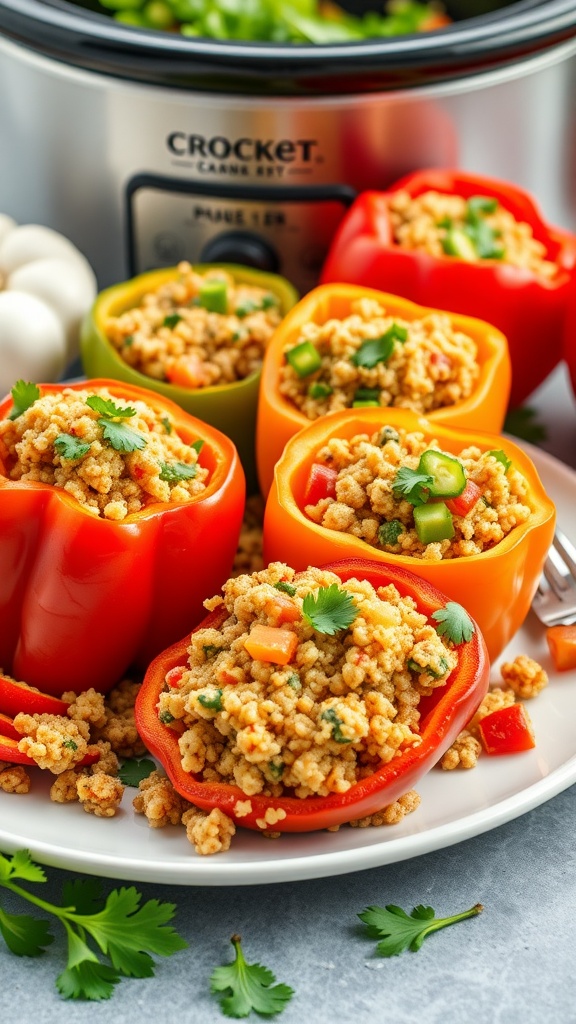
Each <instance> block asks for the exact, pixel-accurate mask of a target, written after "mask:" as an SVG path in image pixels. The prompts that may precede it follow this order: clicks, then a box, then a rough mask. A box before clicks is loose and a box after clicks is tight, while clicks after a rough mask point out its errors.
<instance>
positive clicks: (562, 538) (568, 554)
mask: <svg viewBox="0 0 576 1024" xmlns="http://www.w3.org/2000/svg"><path fill="white" fill-rule="evenodd" d="M554 549H555V550H556V551H557V552H558V554H559V555H560V558H561V559H562V560H563V562H564V563H565V564H566V565H567V566H568V568H569V570H570V573H571V576H572V580H573V581H576V547H575V546H574V544H573V543H572V541H570V540H568V537H567V536H566V534H565V533H564V531H563V530H560V529H559V528H558V527H556V533H555V534H554Z"/></svg>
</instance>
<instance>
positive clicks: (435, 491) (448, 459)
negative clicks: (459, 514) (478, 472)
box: [418, 448, 466, 498]
mask: <svg viewBox="0 0 576 1024" xmlns="http://www.w3.org/2000/svg"><path fill="white" fill-rule="evenodd" d="M418 470H419V472H420V473H426V474H427V475H428V476H430V477H431V478H432V482H431V483H430V484H429V485H427V486H428V491H429V493H430V495H431V496H432V497H433V498H457V497H458V495H459V494H462V491H463V490H464V488H465V487H466V473H465V472H464V466H463V465H462V463H461V462H460V460H459V459H455V458H453V456H452V455H446V453H445V452H437V451H435V450H434V449H433V448H429V449H428V451H426V452H423V453H422V455H421V456H420V462H419V463H418Z"/></svg>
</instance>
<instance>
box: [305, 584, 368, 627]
mask: <svg viewBox="0 0 576 1024" xmlns="http://www.w3.org/2000/svg"><path fill="white" fill-rule="evenodd" d="M302 613H303V615H304V618H305V619H306V622H307V623H308V624H309V625H310V626H312V628H313V629H315V630H316V632H317V633H326V634H327V635H328V636H333V635H334V633H339V632H340V630H341V629H348V626H351V625H352V623H353V622H354V619H355V618H356V616H357V615H358V608H357V607H356V605H355V604H354V598H353V597H352V594H350V593H349V592H348V591H347V590H342V589H341V588H340V587H339V586H338V584H337V583H331V584H330V586H329V587H320V589H319V590H318V591H317V592H316V594H306V597H305V598H304V600H303V602H302Z"/></svg>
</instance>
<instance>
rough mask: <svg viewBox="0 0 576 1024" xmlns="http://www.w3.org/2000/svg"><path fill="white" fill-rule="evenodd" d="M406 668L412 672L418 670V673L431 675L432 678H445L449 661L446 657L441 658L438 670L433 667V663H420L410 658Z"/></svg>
mask: <svg viewBox="0 0 576 1024" xmlns="http://www.w3.org/2000/svg"><path fill="white" fill-rule="evenodd" d="M406 668H407V669H408V670H409V671H410V672H416V673H417V675H426V676H430V677H431V679H443V678H444V676H445V675H446V673H447V671H448V662H447V660H446V658H440V659H439V662H438V670H436V669H435V668H432V666H431V665H419V664H418V662H417V661H414V659H413V658H409V659H408V661H407V662H406Z"/></svg>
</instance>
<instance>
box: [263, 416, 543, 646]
mask: <svg viewBox="0 0 576 1024" xmlns="http://www.w3.org/2000/svg"><path fill="white" fill-rule="evenodd" d="M554 522H555V509H554V505H553V504H552V502H551V501H550V499H549V498H548V497H547V495H546V493H545V491H544V488H543V486H542V484H541V482H540V479H539V477H538V473H537V471H536V469H535V467H534V465H533V463H532V462H531V460H530V459H529V458H528V456H527V455H526V454H525V453H524V452H523V451H522V449H521V448H519V447H518V446H517V445H516V444H514V443H513V442H512V441H510V440H508V438H505V437H500V436H498V435H493V434H485V433H479V432H477V431H464V430H460V429H455V428H453V427H449V426H445V425H444V424H439V423H431V422H429V421H427V420H426V419H424V418H422V417H418V416H416V415H415V414H414V413H413V412H410V411H408V410H403V409H386V410H384V409H356V410H347V411H344V412H341V413H334V414H333V415H332V416H330V417H326V418H324V419H322V420H319V421H317V422H316V423H313V424H311V425H310V426H308V427H307V428H306V429H305V430H302V431H301V432H300V433H299V434H298V435H297V436H296V437H294V438H292V440H291V441H290V442H289V443H288V444H287V446H286V449H285V451H284V454H283V456H282V458H281V459H280V461H279V463H278V465H277V467H276V472H275V477H274V485H273V487H272V490H271V492H270V495H269V498H268V502H267V505H266V513H265V520H264V555H265V558H266V560H269V561H275V560H281V561H286V562H288V563H289V564H291V565H293V566H294V567H295V568H303V567H305V566H307V565H308V564H311V563H313V564H322V563H323V562H327V561H330V560H333V559H336V558H352V557H369V558H371V559H373V560H375V561H377V562H379V563H380V564H385V565H390V566H398V567H403V568H406V569H410V570H412V571H413V572H416V573H417V574H418V575H419V576H420V577H422V578H423V579H426V580H428V581H429V582H430V583H432V584H433V585H434V586H436V587H438V589H439V590H441V591H443V592H444V593H445V594H447V595H448V596H449V597H450V598H451V599H453V600H454V601H457V602H459V603H460V604H462V605H463V606H464V607H465V608H466V609H467V611H468V612H469V613H470V615H472V617H473V618H474V619H475V620H476V621H477V622H478V624H479V626H480V628H481V630H482V633H483V635H484V638H485V640H486V644H487V647H488V651H489V654H490V657H491V658H496V657H497V656H498V655H499V654H500V653H501V651H502V650H503V649H504V647H505V646H506V644H507V643H508V641H509V640H510V639H511V638H512V636H513V635H514V633H515V632H516V631H517V629H518V628H519V627H520V625H521V624H522V622H523V620H524V618H525V617H526V615H527V613H528V610H529V608H530V603H531V601H532V598H533V596H534V593H535V590H536V587H537V585H538V581H539V578H540V575H541V572H542V567H543V563H544V560H545V557H546V554H547V551H548V548H549V546H550V543H551V541H552V537H553V533H554Z"/></svg>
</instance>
